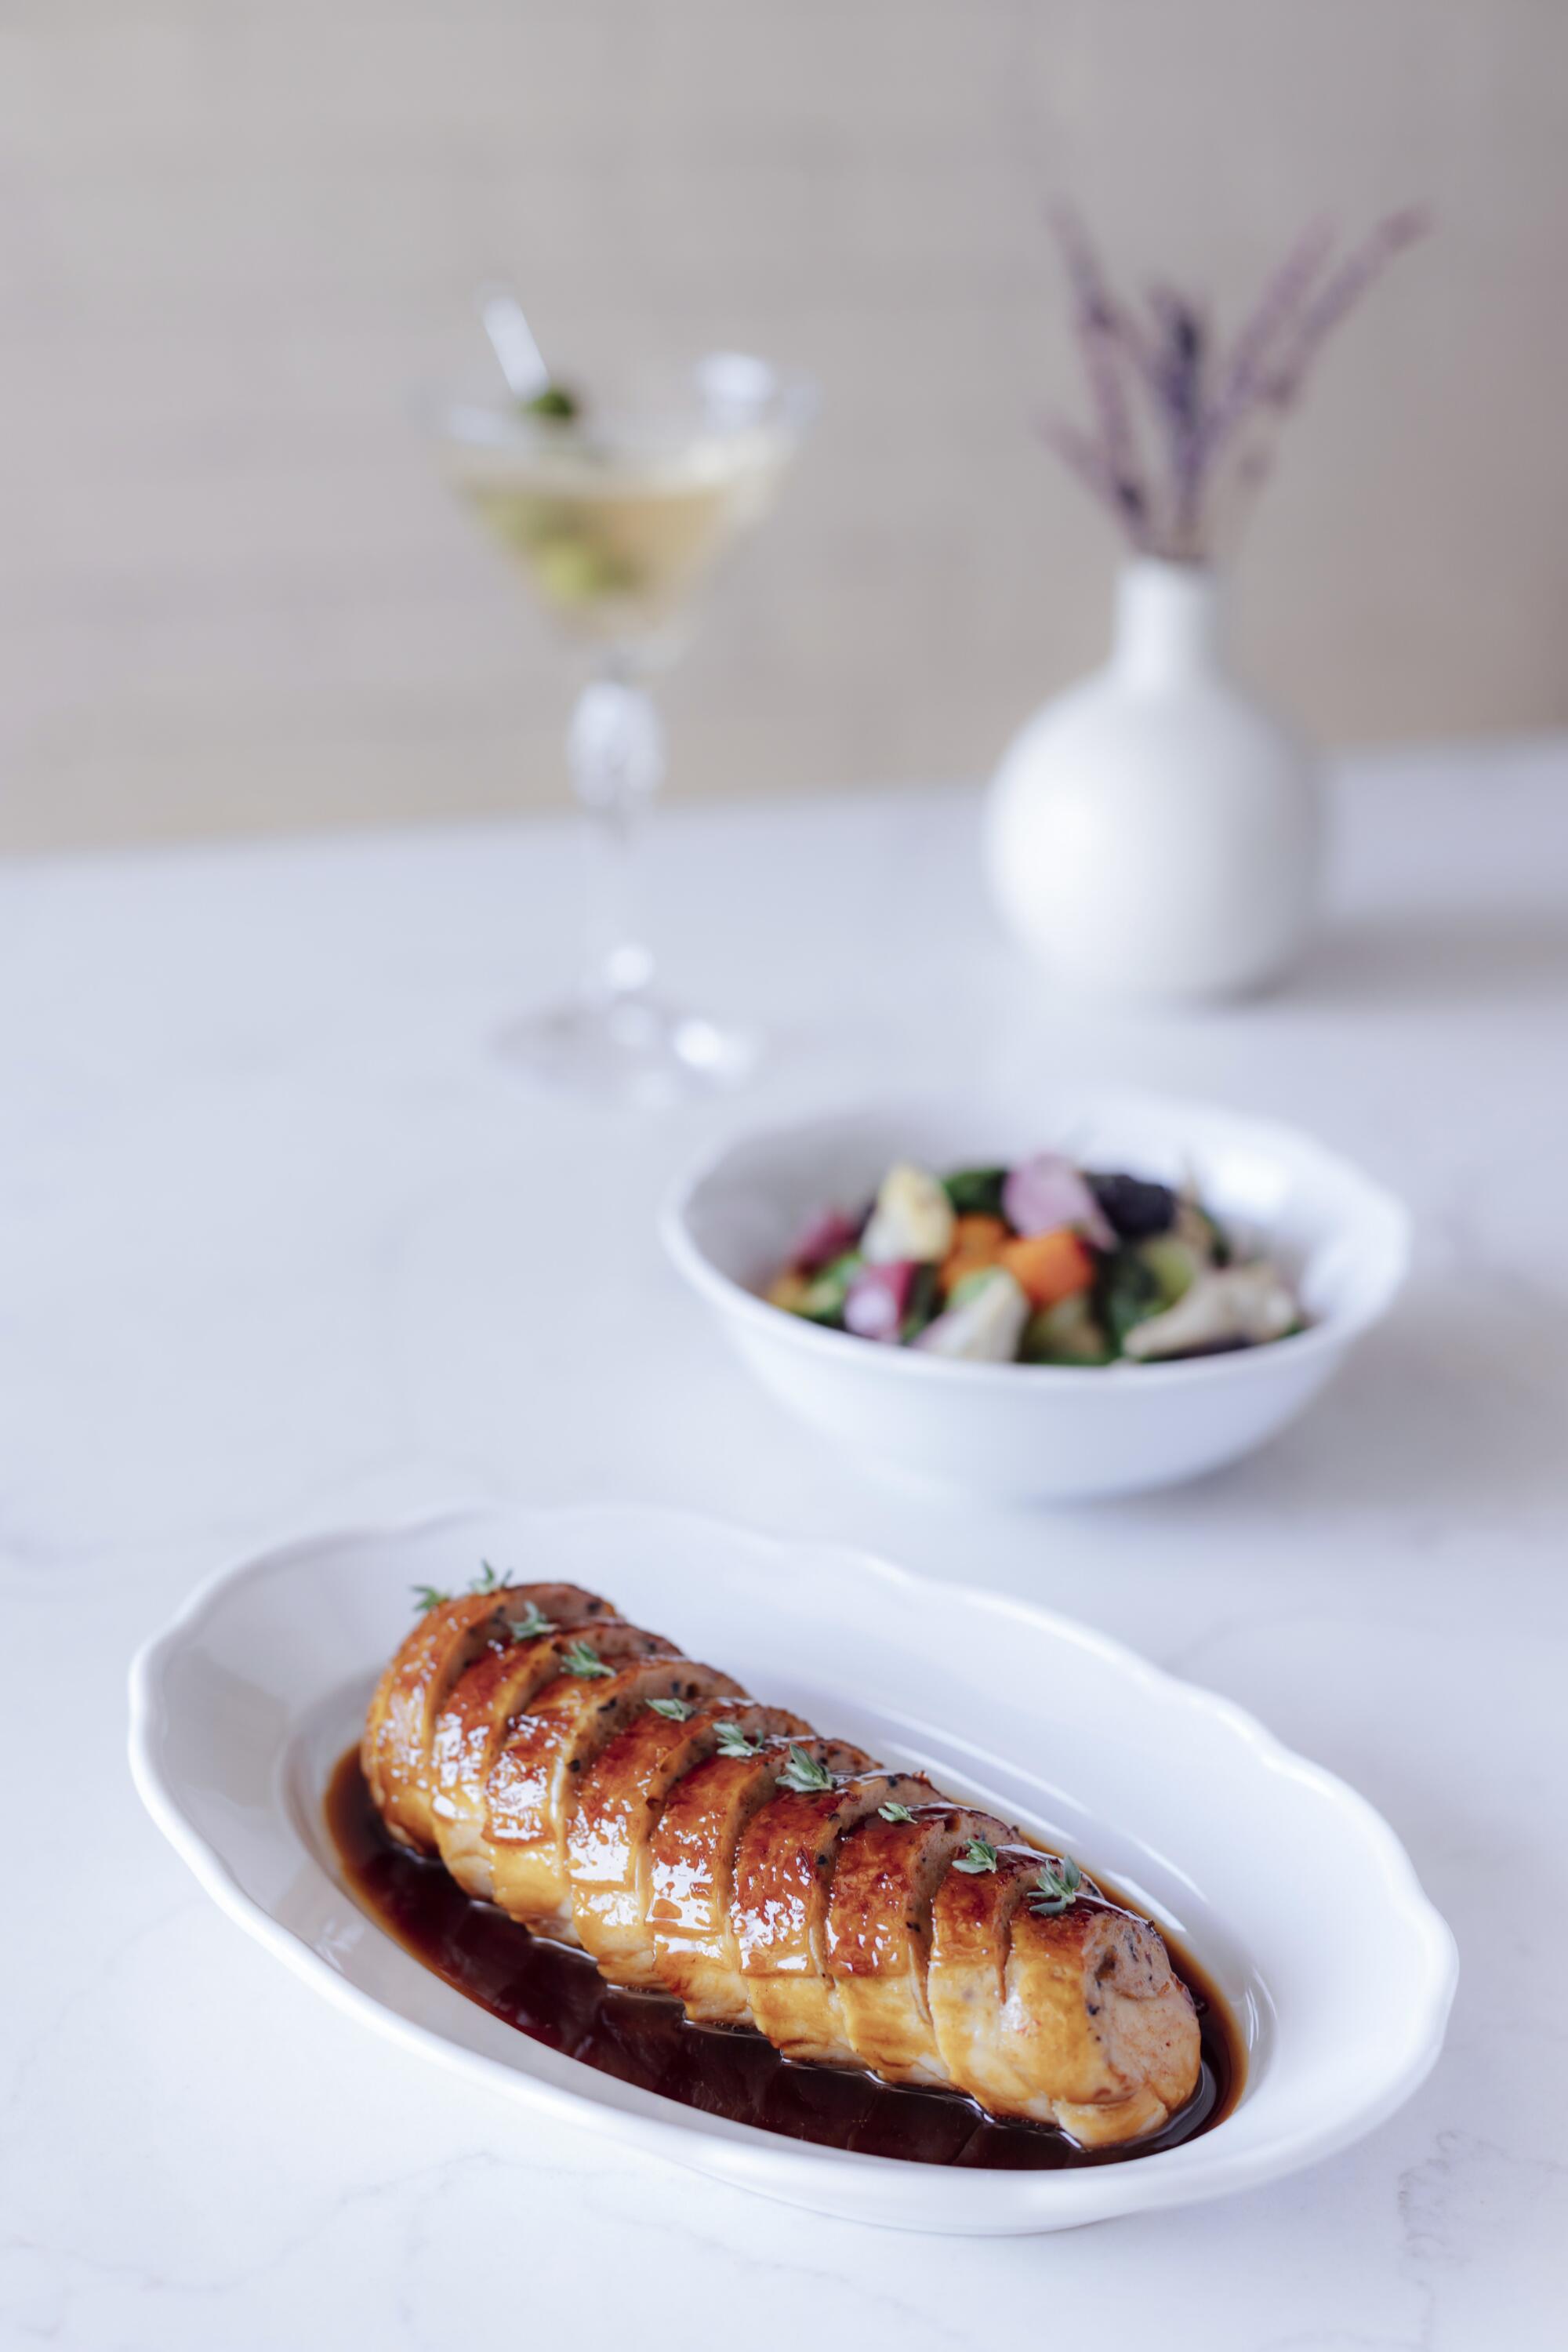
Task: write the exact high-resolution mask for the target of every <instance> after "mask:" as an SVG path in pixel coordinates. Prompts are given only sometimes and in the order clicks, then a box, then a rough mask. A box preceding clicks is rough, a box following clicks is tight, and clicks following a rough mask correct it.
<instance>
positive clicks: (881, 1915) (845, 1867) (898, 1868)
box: [826, 1804, 1010, 2084]
mask: <svg viewBox="0 0 1568 2352" xmlns="http://www.w3.org/2000/svg"><path fill="white" fill-rule="evenodd" d="M1009 1834H1010V1832H1009V1831H1008V1829H1007V1826H1006V1824H1005V1822H999V1821H997V1820H995V1819H994V1816H993V1815H992V1814H990V1813H978V1812H973V1811H971V1810H970V1809H969V1808H968V1807H967V1806H963V1805H949V1804H923V1805H921V1806H919V1807H918V1808H916V1809H915V1810H914V1811H910V1808H909V1807H908V1806H907V1805H900V1804H883V1805H880V1806H879V1807H878V1809H877V1811H875V1812H874V1813H871V1814H869V1815H868V1817H867V1819H866V1820H865V1821H863V1822H861V1823H860V1826H859V1828H858V1829H857V1830H855V1831H853V1832H851V1834H850V1835H849V1836H848V1837H847V1838H846V1839H845V1841H844V1843H843V1845H842V1847H841V1848H840V1850H839V1854H838V1867H837V1870H836V1871H835V1872H834V1874H833V1891H832V1894H831V1895H830V1897H829V1900H828V1906H827V1932H826V1958H827V1968H828V1973H829V1974H830V1975H831V1977H832V1979H833V1984H834V1990H835V1991H836V1993H837V2000H838V2013H839V2015H840V2017H841V2018H842V2020H843V2023H844V2030H845V2032H846V2034H847V2037H848V2041H849V2044H850V2047H851V2049H852V2050H853V2052H854V2053H855V2056H856V2057H857V2059H858V2061H859V2063H860V2064H861V2065H862V2066H869V2067H870V2068H871V2070H872V2072H873V2073H874V2074H880V2075H881V2076H882V2077H883V2078H884V2079H885V2080H886V2081H887V2082H889V2083H931V2084H946V2083H949V2082H951V2081H952V2076H951V2074H950V2073H949V2071H948V2068H947V2066H946V2065H945V2064H944V2063H943V2060H942V2053H941V2051H940V2050H939V2049H938V2047H937V2041H936V2034H935V2032H934V2030H933V2028H932V2024H931V2004H930V2001H929V2000H928V1999H927V1995H926V1976H927V1970H928V1968H929V1965H930V1959H931V1902H932V1898H933V1896H934V1895H935V1893H936V1890H937V1888H938V1887H939V1886H940V1885H941V1884H942V1880H943V1879H944V1878H945V1876H946V1875H947V1873H948V1871H949V1869H950V1868H956V1869H958V1870H959V1871H960V1873H961V1874H963V1872H964V1871H965V1869H966V1867H967V1865H966V1864H965V1861H964V1857H965V1856H966V1855H967V1854H968V1853H970V1852H971V1850H972V1849H973V1851H975V1852H978V1853H994V1852H995V1850H996V1848H997V1847H998V1846H1000V1845H1003V1844H1005V1843H1006V1840H1007V1838H1008V1836H1009Z"/></svg>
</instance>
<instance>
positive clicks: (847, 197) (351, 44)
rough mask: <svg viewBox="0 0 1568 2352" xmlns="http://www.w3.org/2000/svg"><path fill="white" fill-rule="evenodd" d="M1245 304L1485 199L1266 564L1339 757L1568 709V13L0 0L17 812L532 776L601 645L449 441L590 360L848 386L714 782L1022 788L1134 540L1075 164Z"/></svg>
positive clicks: (1251, 570)
mask: <svg viewBox="0 0 1568 2352" xmlns="http://www.w3.org/2000/svg"><path fill="white" fill-rule="evenodd" d="M1062 185H1066V186H1069V187H1070V188H1072V189H1073V190H1074V191H1075V192H1076V193H1077V194H1078V195H1079V197H1080V198H1081V200H1082V201H1083V203H1084V205H1086V207H1087V209H1088V210H1089V213H1090V215H1091V216H1092V217H1093V218H1094V220H1095V221H1096V223H1097V225H1098V226H1099V227H1100V231H1101V234H1102V236H1103V240H1104V242H1105V243H1106V245H1107V246H1108V247H1110V251H1111V254H1112V257H1113V258H1115V259H1116V260H1118V261H1119V262H1121V263H1122V264H1124V265H1126V266H1127V267H1128V268H1129V269H1131V271H1132V272H1133V273H1134V274H1135V275H1136V274H1139V273H1142V272H1143V271H1150V272H1152V271H1156V270H1162V269H1163V270H1165V271H1167V272H1169V273H1170V274H1172V275H1175V276H1184V277H1185V278H1190V279H1192V280H1193V281H1194V282H1195V283H1196V284H1197V285H1199V286H1206V287H1208V288H1211V289H1213V290H1214V291H1215V293H1216V294H1217V295H1219V296H1220V297H1221V298H1222V299H1224V300H1226V301H1228V302H1229V303H1230V304H1231V305H1232V306H1233V307H1234V304H1235V303H1236V301H1237V300H1238V299H1240V298H1241V297H1242V296H1244V295H1245V293H1246V292H1247V290H1248V289H1250V288H1251V286H1252V285H1253V284H1254V282H1255V281H1256V280H1257V279H1258V277H1259V276H1260V275H1261V273H1262V272H1263V270H1264V269H1265V268H1267V267H1268V264H1269V262H1270V261H1271V260H1272V259H1273V258H1274V257H1276V255H1277V253H1278V251H1279V248H1280V247H1282V245H1283V244H1284V243H1285V241H1286V240H1287V239H1288V238H1289V236H1291V235H1292V233H1293V232H1294V231H1295V230H1296V229H1297V228H1298V227H1299V226H1300V225H1301V223H1302V221H1303V220H1304V219H1305V218H1306V217H1307V216H1308V215H1310V214H1311V213H1313V212H1315V211H1316V210H1318V209H1319V208H1321V206H1322V205H1324V204H1325V203H1327V204H1328V205H1330V207H1331V209H1332V210H1333V211H1334V212H1335V213H1336V214H1337V215H1339V216H1340V217H1341V219H1342V221H1343V222H1344V224H1345V225H1346V226H1349V227H1356V226H1362V225H1364V223H1365V222H1366V221H1367V220H1368V219H1370V218H1371V216H1372V215H1373V214H1375V213H1376V212H1377V211H1378V210H1380V209H1382V208H1384V207H1385V206H1387V205H1392V204H1393V203H1395V202H1397V201H1400V200H1403V199H1405V198H1406V197H1409V196H1412V195H1415V196H1426V197H1428V198H1430V199H1431V201H1432V203H1433V204H1434V205H1435V207H1436V212H1437V215H1438V219H1439V230H1438V234H1437V236H1436V237H1435V238H1434V239H1433V240H1432V242H1431V243H1430V244H1429V245H1428V246H1426V247H1424V248H1422V249H1421V250H1420V251H1419V252H1418V253H1416V254H1415V255H1413V256H1411V257H1408V258H1407V259H1406V260H1405V262H1403V263H1402V264H1401V265H1400V267H1399V268H1398V271H1397V273H1396V274H1395V275H1394V276H1393V277H1392V278H1390V279H1389V281H1388V282H1387V284H1386V286H1385V288H1384V289H1383V290H1382V291H1381V292H1380V293H1379V295H1378V296H1377V297H1376V298H1375V299H1374V301H1373V304H1372V305H1371V306H1370V307H1369V308H1368V310H1366V311H1365V312H1364V313H1363V314H1361V315H1359V316H1358V317H1357V318H1356V319H1355V320H1353V321H1352V324H1351V325H1350V326H1349V328H1348V329H1347V331H1346V333H1345V336H1344V340H1343V341H1342V343H1340V344H1339V345H1337V346H1336V347H1335V348H1334V350H1333V351H1332V352H1331V355H1330V357H1329V359H1328V361H1327V362H1326V364H1325V367H1324V371H1323V373H1322V376H1321V380H1320V381H1319V383H1318V384H1317V386H1316V388H1315V391H1314V393H1313V395H1312V397H1311V398H1310V401H1309V403H1308V404H1307V407H1306V410H1305V411H1304V413H1303V415H1301V416H1300V418H1299V419H1298V420H1297V424H1296V426H1295V428H1294V430H1293V436H1292V447H1291V449H1290V451H1289V455H1288V457H1287V460H1286V463H1285V465H1284V467H1283V469H1282V472H1281V475H1280V478H1279V480H1278V481H1277V483H1276V484H1275V485H1274V487H1273V488H1272V489H1271V491H1270V493H1269V497H1268V503H1267V505H1266V506H1265V507H1264V508H1263V509H1261V510H1260V513H1259V516H1258V524H1257V528H1256V530H1255V531H1254V532H1253V535H1252V538H1251V541H1250V545H1249V550H1248V553H1247V559H1246V562H1245V565H1244V587H1245V594H1246V627H1245V635H1246V638H1247V645H1248V648H1249V651H1250V655H1251V657H1252V660H1253V663H1254V666H1255V667H1256V668H1257V669H1258V671H1259V672H1260V673H1261V674H1263V675H1264V676H1265V677H1267V678H1268V682H1269V683H1270V684H1271V685H1272V686H1273V687H1274V688H1276V690H1277V691H1278V692H1279V695H1280V696H1281V697H1282V698H1284V699H1285V700H1287V701H1288V702H1289V703H1291V704H1292V705H1294V706H1295V708H1296V709H1298V710H1299V712H1300V714H1301V715H1303V716H1304V717H1305V718H1306V719H1308V720H1309V722H1310V724H1311V725H1312V726H1313V727H1314V728H1315V729H1316V730H1318V731H1319V732H1320V733H1321V734H1322V735H1324V736H1325V737H1327V738H1329V739H1331V740H1344V739H1348V738H1363V739H1364V738H1375V737H1382V736H1388V735H1399V734H1415V735H1427V734H1436V733H1440V732H1446V731H1451V730H1490V729H1499V728H1512V727H1519V728H1533V727H1540V726H1543V725H1547V724H1550V723H1552V722H1560V721H1563V719H1568V669H1565V664H1564V660H1563V650H1564V644H1565V641H1568V630H1565V622H1568V465H1565V463H1564V457H1563V442H1564V436H1565V432H1568V426H1565V423H1564V418H1565V415H1568V302H1565V301H1564V299H1563V288H1564V283H1565V279H1568V268H1565V264H1568V234H1565V231H1568V7H1565V6H1563V5H1562V0H1312V5H1301V0H1180V5H1173V0H0V224H3V225H0V390H3V398H4V402H5V420H4V422H5V430H4V434H3V436H0V846H9V847H26V846H33V845H49V844H57V843H71V842H78V841H121V840H129V839H132V838H136V837H142V836H150V835H167V834H179V833H185V832H201V833H211V832H218V831H226V830H235V829H242V828H246V827H251V826H259V825H299V824H327V823H338V822H342V821H344V820H351V821H358V820H370V819H377V818H398V817H404V816H409V815H428V814H441V813H447V812H458V811H465V810H479V809H494V808H501V807H505V806H507V805H509V804H511V803H514V802H521V801H529V802H531V803H535V804H542V803H546V802H548V801H549V800H551V799H552V798H554V797H555V796H556V795H557V794H558V793H560V791H561V789H562V787H561V782H560V775H559V755H558V751H557V744H558V738H559V734H560V728H561V720H562V712H563V700H564V696H565V693H566V688H567V678H566V676H565V674H564V672H563V668H562V666H561V664H560V661H559V659H558V657H557V656H555V655H554V654H553V653H552V651H551V650H550V649H549V648H548V647H547V646H545V645H544V644H543V642H542V637H541V635H540V634H539V633H538V631H537V630H536V629H535V628H534V627H533V626H532V625H531V614H528V613H527V612H526V611H525V610H524V608H523V606H522V604H521V599H520V596H519V593H518V591H517V590H516V588H515V587H514V585H513V583H512V582H511V580H510V577H509V576H508V575H507V574H506V573H505V572H504V571H503V570H502V569H501V568H500V565H499V563H498V562H496V560H495V559H493V558H492V557H491V556H490V554H489V552H488V551H487V550H486V549H484V548H483V547H482V546H481V545H479V543H478V542H477V541H472V540H471V539H470V537H469V534H468V527H467V525H466V523H465V521H464V519H463V518H462V517H461V516H459V515H458V514H457V513H456V512H454V511H452V510H451V509H449V508H448V507H447V503H446V501H445V499H444V497H443V494H442V493H441V491H440V490H439V488H438V487H437V484H436V482H435V480H434V478H433V474H432V470H431V467H430V466H429V464H428V463H427V457H426V451H425V450H424V449H423V447H422V446H421V445H420V442H419V439H418V436H417V435H416V432H415V430H414V428H413V427H412V425H410V423H409V406H410V402H411V399H412V397H413V396H414V395H415V394H416V392H417V391H418V389H419V388H420V387H421V386H422V385H426V384H428V383H432V382H433V381H436V380H438V379H439V378H441V377H442V376H443V375H445V374H447V373H451V372H453V371H460V370H461V369H462V368H463V367H464V366H465V365H466V364H467V362H468V359H469V357H470V354H471V350H472V344H473V336H474V330H473V327H472V323H471V316H470V311H469V294H470V289H471V287H472V285H473V283H474V281H475V280H476V279H477V278H479V277H481V276H483V275H485V274H488V273H492V272H500V273H503V274H506V275H510V276H511V277H513V278H515V279H516V281H517V282H518V284H519V285H520V287H521V288H522V289H525V291H526V293H527V296H528V299H529V302H530V308H531V310H532V312H534V313H535V314H536V318H537V323H538V325H539V327H540V329H541V331H542V334H543V336H544V338H545V340H546V341H547V344H548V346H549V348H550V349H551V350H552V352H555V353H559V354H560V355H561V356H562V358H563V361H564V362H566V363H567V365H568V366H569V367H572V366H574V367H575V368H576V369H577V370H578V371H579V372H582V371H584V370H586V371H588V372H591V370H592V367H593V364H594V362H595V358H596V357H599V356H601V355H604V354H606V353H609V352H616V351H623V350H628V349H641V348H643V347H645V346H647V347H650V348H652V349H654V350H656V351H660V352H679V351H681V350H683V349H685V348H689V347H691V348H700V347H702V346H704V345H706V344H708V343H710V342H713V341H724V342H729V343H737V342H738V343H742V344H745V343H752V344H754V345H755V346H756V347H757V348H760V349H763V350H765V351H767V352H771V353H775V354H777V355H779V356H781V357H784V358H788V359H791V360H795V361H797V362H803V363H804V364H805V365H807V366H809V367H811V368H813V369H815V370H816V372H817V373H819V374H820V375H821V377H822V379H823V381H824V383H825V385H826V394H827V401H828V406H827V409H826V414H825V417H824V421H823V424H822V426H821V429H820V433H819V436H818V437H817V440H816V444H815V446H814V447H813V449H812V450H811V452H810V455H809V458H808V460H807V462H805V464H803V466H802V467H801V469H800V471H799V473H798V475H797V477H796V478H795V482H794V484H793V486H792V488H791V491H790V495H789V497H788V499H787V500H786V502H785V505H784V509H783V510H782V511H781V513H780V515H779V517H778V519H777V520H776V521H775V523H774V524H773V526H772V527H771V531H770V534H769V536H768V537H766V538H765V539H764V540H763V541H759V542H758V544H757V545H756V546H755V547H754V548H753V549H752V551H751V552H750V554H749V556H748V557H747V559H746V561H745V562H744V564H743V567H742V569H741V570H740V571H739V572H737V574H736V575H735V579H734V583H733V587H732V590H731V592H730V593H727V594H726V596H725V598H724V599H723V602H722V605H721V609H720V610H719V611H717V612H716V613H715V614H713V615H712V619H711V625H710V627H709V629H708V631H707V634H706V636H705V639H704V641H703V643H702V644H701V645H700V646H699V647H698V649H697V651H696V652H695V654H694V655H693V656H692V658H691V659H690V661H689V666H688V667H687V670H686V671H685V673H684V674H683V676H682V677H680V678H679V680H678V681H677V682H676V684H675V686H674V688H672V693H671V703H672V707H673V713H674V716H675V718H676V719H677V721H678V725H679V734H678V737H677V751H678V768H677V776H676V779H675V781H676V783H677V786H678V787H679V788H680V789H684V790H688V791H692V792H742V791H753V790H756V791H760V790H769V791H773V790H779V789H784V790H789V789H806V788H809V789H817V788H822V787H826V786H831V785H834V784H837V783H843V782H852V781H853V782H859V781H876V780H880V779H890V778H897V777H903V776H909V775H921V776H939V775H950V774H955V773H977V772H980V771H982V770H983V769H984V767H985V766H986V765H987V764H988V763H989V762H990V761H991V760H992V759H993V757H994V753H995V751H996V750H997V749H998V747H999V745H1000V742H1001V741H1002V740H1003V739H1004V738H1005V735H1006V733H1007V732H1008V730H1009V729H1010V728H1011V726H1012V725H1013V723H1014V722H1015V721H1016V719H1017V718H1018V717H1019V716H1021V714H1022V713H1023V712H1024V711H1025V710H1026V709H1027V708H1028V707H1029V706H1030V705H1031V704H1032V703H1033V702H1034V701H1036V700H1037V699H1038V698H1039V697H1040V695H1041V694H1042V693H1043V692H1044V691H1046V690H1047V689H1048V688H1051V687H1052V686H1054V685H1055V684H1057V683H1058V682H1059V681H1060V680H1062V679H1063V678H1065V677H1068V675H1070V674H1071V673H1072V672H1073V671H1074V670H1075V669H1076V668H1079V667H1082V666H1083V665H1084V664H1085V663H1086V662H1087V661H1088V660H1089V658H1090V657H1091V656H1092V655H1093V654H1094V653H1095V651H1096V650H1097V648H1098V646H1099V645H1100V640H1101V637H1102V633H1103V628H1104V621H1105V592H1106V585H1107V581H1108V577H1109V568H1110V546H1109V542H1108V540H1107V538H1106V536H1105V534H1104V532H1103V530H1102V527H1101V525H1100V521H1099V519H1098V518H1097V517H1096V516H1095V515H1094V514H1093V513H1092V512H1091V511H1090V510H1089V509H1087V508H1085V507H1083V506H1082V505H1080V503H1079V495H1078V493H1077V492H1076V491H1075V490H1074V489H1073V488H1071V487H1070V486H1069V485H1068V483H1066V482H1065V481H1064V480H1060V479H1058V476H1057V474H1056V473H1055V472H1054V471H1053V470H1052V467H1051V464H1050V461H1049V460H1047V457H1045V456H1044V455H1043V454H1041V453H1039V452H1037V449H1036V448H1035V446H1033V445H1032V443H1031V438H1030V433H1029V428H1028V423H1027V420H1028V417H1029V415H1030V413H1031V411H1032V410H1033V409H1035V408H1036V407H1037V406H1038V405H1039V404H1041V402H1042V401H1043V400H1044V399H1046V398H1047V397H1059V396H1063V395H1066V394H1068V392H1069V390H1070V388H1071V384H1072V378H1071V369H1072V355H1071V352H1070V350H1069V347H1068V342H1067V339H1066V336H1065V334H1064V332H1063V331H1062V328H1061V323H1060V315H1061V314H1060V309H1059V305H1058V301H1057V299H1056V287H1055V281H1054V277H1053V271H1052V262H1051V257H1050V255H1049V252H1048V250H1047V241H1046V237H1045V234H1044V231H1043V229H1042V226H1041V221H1040V212H1041V205H1042V200H1043V199H1044V197H1045V196H1046V195H1047V194H1048V193H1049V192H1050V191H1051V190H1053V189H1054V188H1056V187H1058V186H1062Z"/></svg>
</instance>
